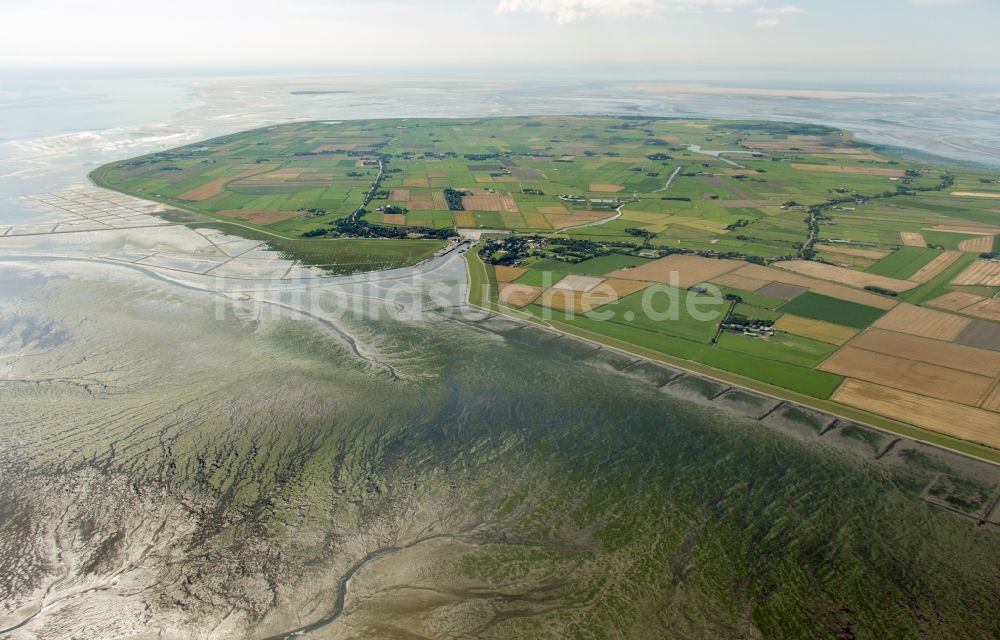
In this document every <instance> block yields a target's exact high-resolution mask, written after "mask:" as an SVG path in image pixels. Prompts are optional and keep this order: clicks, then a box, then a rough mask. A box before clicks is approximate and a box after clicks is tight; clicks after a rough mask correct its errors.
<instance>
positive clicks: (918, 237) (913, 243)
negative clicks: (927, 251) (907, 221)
mask: <svg viewBox="0 0 1000 640" xmlns="http://www.w3.org/2000/svg"><path fill="white" fill-rule="evenodd" d="M899 238H900V240H902V241H903V245H905V246H907V247H926V246H927V240H925V239H924V236H923V235H922V234H919V233H917V232H915V231H900V232H899Z"/></svg>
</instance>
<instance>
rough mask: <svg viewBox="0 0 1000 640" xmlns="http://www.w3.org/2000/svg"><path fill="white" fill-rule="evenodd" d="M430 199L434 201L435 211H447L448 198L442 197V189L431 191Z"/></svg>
mask: <svg viewBox="0 0 1000 640" xmlns="http://www.w3.org/2000/svg"><path fill="white" fill-rule="evenodd" d="M431 201H432V202H433V203H434V209H435V210H437V211H447V210H448V198H446V197H444V192H443V191H434V192H432V193H431Z"/></svg>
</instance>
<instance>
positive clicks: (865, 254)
mask: <svg viewBox="0 0 1000 640" xmlns="http://www.w3.org/2000/svg"><path fill="white" fill-rule="evenodd" d="M816 249H817V251H826V252H827V253H839V254H842V255H845V256H855V257H857V258H871V259H872V260H881V259H882V258H884V257H886V256H887V255H889V252H888V251H882V250H881V249H858V248H857V247H850V246H844V245H840V244H818V245H816Z"/></svg>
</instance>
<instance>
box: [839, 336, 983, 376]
mask: <svg viewBox="0 0 1000 640" xmlns="http://www.w3.org/2000/svg"><path fill="white" fill-rule="evenodd" d="M851 346H852V347H857V348H859V349H866V350H868V351H875V352H878V353H884V354H887V355H893V356H897V357H899V358H905V359H907V360H917V361H920V362H927V363H930V364H936V365H939V366H942V367H948V368H950V369H958V370H959V371H967V372H969V373H975V374H978V375H981V376H987V377H990V378H1000V353H997V352H995V351H989V350H987V349H977V348H975V347H967V346H964V345H960V344H952V343H950V342H941V341H940V340H933V339H931V338H922V337H920V336H911V335H907V334H905V333H896V332H894V331H883V330H882V329H869V330H868V331H865V332H864V333H862V334H861V335H859V336H858V337H857V338H855V339H854V341H853V342H851Z"/></svg>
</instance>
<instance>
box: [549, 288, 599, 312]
mask: <svg viewBox="0 0 1000 640" xmlns="http://www.w3.org/2000/svg"><path fill="white" fill-rule="evenodd" d="M617 299H618V296H616V295H614V293H613V292H611V291H605V290H602V288H599V289H598V290H596V291H566V290H563V289H554V288H553V289H547V290H546V291H545V292H544V293H542V296H541V298H539V304H541V305H542V306H544V307H549V308H550V309H559V310H561V311H570V312H572V313H589V312H591V311H593V310H594V309H597V308H599V307H602V306H604V305H606V304H610V303H612V302H614V301H615V300H617Z"/></svg>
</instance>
